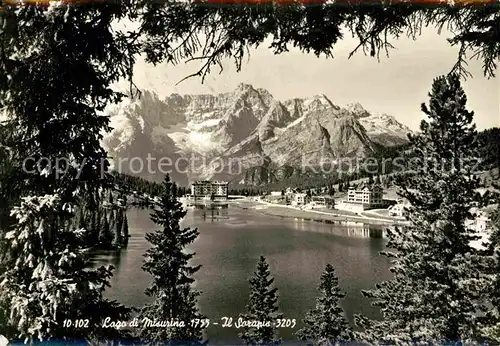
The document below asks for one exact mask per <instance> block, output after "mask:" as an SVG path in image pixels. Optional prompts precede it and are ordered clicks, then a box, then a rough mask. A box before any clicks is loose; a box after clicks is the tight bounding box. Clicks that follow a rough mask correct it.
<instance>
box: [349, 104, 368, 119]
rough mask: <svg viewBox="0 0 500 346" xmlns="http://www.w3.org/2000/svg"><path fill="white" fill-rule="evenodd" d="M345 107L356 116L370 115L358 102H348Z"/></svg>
mask: <svg viewBox="0 0 500 346" xmlns="http://www.w3.org/2000/svg"><path fill="white" fill-rule="evenodd" d="M346 109H347V110H348V111H350V112H351V113H353V114H354V115H355V116H356V117H358V118H365V117H369V116H370V115H371V114H370V112H368V111H367V110H366V109H364V107H363V106H362V105H361V104H360V103H359V102H354V103H349V104H348V105H347V106H346Z"/></svg>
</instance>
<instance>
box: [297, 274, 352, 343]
mask: <svg viewBox="0 0 500 346" xmlns="http://www.w3.org/2000/svg"><path fill="white" fill-rule="evenodd" d="M338 281H339V280H338V278H337V276H336V275H335V270H334V268H333V266H332V265H331V264H327V266H326V268H325V271H324V272H323V273H322V274H321V280H320V285H319V291H320V292H321V296H320V297H319V298H317V300H316V308H315V309H313V310H311V311H309V312H308V313H307V315H306V317H305V319H304V323H305V325H306V326H305V327H304V328H302V329H300V330H298V331H297V337H298V338H299V339H300V340H302V341H307V342H309V343H310V344H312V345H317V346H320V345H321V346H326V345H334V344H336V343H340V342H346V341H351V340H352V338H353V333H352V330H351V327H350V326H349V323H348V322H347V320H346V319H345V316H344V310H342V308H341V307H340V305H339V301H340V300H341V299H342V298H344V297H345V294H344V293H342V292H341V291H340V288H339V282H338Z"/></svg>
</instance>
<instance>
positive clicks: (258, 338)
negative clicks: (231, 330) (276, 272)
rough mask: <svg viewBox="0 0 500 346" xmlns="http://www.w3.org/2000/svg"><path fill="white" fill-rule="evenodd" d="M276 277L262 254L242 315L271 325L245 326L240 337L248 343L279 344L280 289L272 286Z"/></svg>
mask: <svg viewBox="0 0 500 346" xmlns="http://www.w3.org/2000/svg"><path fill="white" fill-rule="evenodd" d="M273 282H274V278H273V277H272V276H271V272H270V270H269V264H267V262H266V259H265V257H264V256H260V259H259V262H258V264H257V269H256V271H255V273H254V275H253V277H251V278H250V301H249V302H248V304H247V311H246V313H245V314H242V315H241V317H242V318H243V320H245V321H260V322H269V323H270V326H264V327H261V328H252V327H249V328H245V331H244V332H243V333H240V335H239V336H240V338H241V339H242V340H243V341H244V342H245V343H246V344H247V345H278V344H280V343H281V340H280V338H278V336H277V332H276V327H275V321H276V319H278V318H281V317H282V314H281V313H279V308H278V289H277V288H276V287H272V286H273Z"/></svg>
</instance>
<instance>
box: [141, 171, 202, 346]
mask: <svg viewBox="0 0 500 346" xmlns="http://www.w3.org/2000/svg"><path fill="white" fill-rule="evenodd" d="M162 187H163V191H162V195H161V196H160V200H159V201H158V202H157V204H156V208H155V211H154V213H153V214H152V215H151V220H153V221H154V223H155V224H157V225H158V226H159V227H161V228H160V229H159V230H156V231H154V232H151V233H147V234H146V240H147V241H148V242H149V243H151V245H152V247H151V248H150V249H149V250H147V251H146V253H145V260H144V265H143V267H142V268H143V270H144V271H146V272H147V273H149V274H151V276H152V277H153V281H152V282H151V284H150V285H149V287H148V288H147V289H146V290H145V293H146V295H147V296H149V297H152V298H153V299H154V301H153V303H151V304H148V305H146V306H145V307H144V308H143V309H142V311H141V314H140V318H141V320H144V319H146V318H147V319H150V320H152V321H155V320H159V321H170V320H172V319H173V320H178V321H185V322H186V326H185V327H171V328H146V327H145V328H142V329H141V331H140V336H141V339H143V340H147V341H151V342H167V343H180V344H182V345H194V344H200V343H201V342H202V337H203V335H202V332H203V329H202V328H201V327H200V326H201V325H200V324H198V325H197V324H191V323H190V321H192V320H199V319H203V318H204V317H203V316H202V315H201V314H200V312H199V311H198V307H197V297H198V296H199V294H200V293H199V292H198V291H196V290H194V289H193V288H192V285H193V283H194V281H195V280H194V279H193V275H194V274H195V273H196V272H197V271H198V270H199V269H200V267H201V266H199V265H198V266H191V265H190V264H189V262H190V261H191V260H192V258H193V256H194V255H195V254H194V253H188V252H186V247H187V246H188V245H190V244H191V243H193V242H194V241H195V240H196V238H197V237H198V234H199V232H198V230H197V229H191V228H181V227H180V221H181V220H182V218H184V216H185V215H186V211H185V210H183V208H182V204H181V202H179V200H178V199H177V186H176V185H175V183H173V182H171V181H170V177H169V176H168V175H167V176H166V177H165V180H164V181H163V185H162Z"/></svg>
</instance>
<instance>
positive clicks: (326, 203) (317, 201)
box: [311, 196, 335, 208]
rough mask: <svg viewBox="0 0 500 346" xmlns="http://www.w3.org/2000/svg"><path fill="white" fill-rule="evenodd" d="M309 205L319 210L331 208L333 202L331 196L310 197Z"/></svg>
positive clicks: (333, 204)
mask: <svg viewBox="0 0 500 346" xmlns="http://www.w3.org/2000/svg"><path fill="white" fill-rule="evenodd" d="M311 203H313V204H314V206H316V207H320V208H333V207H334V206H335V200H334V199H333V197H331V196H312V198H311Z"/></svg>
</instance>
